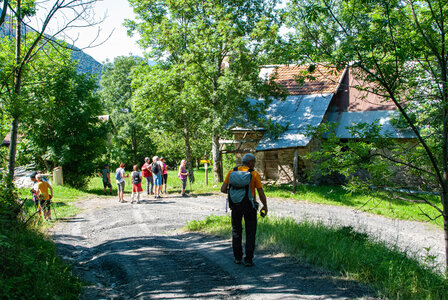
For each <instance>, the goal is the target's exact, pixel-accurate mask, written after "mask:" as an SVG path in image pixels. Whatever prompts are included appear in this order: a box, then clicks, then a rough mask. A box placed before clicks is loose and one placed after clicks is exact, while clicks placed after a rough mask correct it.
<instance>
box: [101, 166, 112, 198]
mask: <svg viewBox="0 0 448 300" xmlns="http://www.w3.org/2000/svg"><path fill="white" fill-rule="evenodd" d="M98 175H99V176H100V177H101V178H103V187H104V195H106V188H109V193H110V195H112V184H111V183H110V170H109V165H107V164H106V165H104V168H103V169H102V170H101V171H100V173H98Z"/></svg>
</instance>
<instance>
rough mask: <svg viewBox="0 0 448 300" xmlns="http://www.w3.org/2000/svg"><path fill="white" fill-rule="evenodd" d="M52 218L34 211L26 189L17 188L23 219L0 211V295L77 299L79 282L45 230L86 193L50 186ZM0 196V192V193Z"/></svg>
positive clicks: (70, 211)
mask: <svg viewBox="0 0 448 300" xmlns="http://www.w3.org/2000/svg"><path fill="white" fill-rule="evenodd" d="M53 190H54V198H53V204H52V218H53V220H52V221H50V222H46V221H44V220H43V218H41V217H40V215H39V214H37V215H34V217H32V218H31V216H32V215H33V214H34V213H35V212H36V207H35V206H34V204H33V201H32V197H31V193H30V191H29V189H20V190H18V195H19V197H20V199H21V200H22V201H23V200H25V206H24V208H25V210H24V212H25V216H24V220H25V221H28V222H27V223H26V225H25V224H24V223H23V222H17V221H14V220H11V219H8V218H6V217H3V216H2V214H1V213H0V299H43V298H48V299H78V298H79V295H80V293H81V288H82V282H81V281H80V280H79V279H78V278H77V277H76V276H74V275H73V274H72V269H71V267H70V266H68V265H67V264H66V263H65V262H64V261H63V260H62V259H61V258H59V257H58V256H57V255H56V248H55V245H54V243H53V242H52V241H51V240H49V239H48V238H47V237H46V235H45V233H44V232H45V230H46V229H47V228H49V227H50V226H51V225H52V224H53V223H54V221H55V220H56V218H57V219H61V218H66V217H70V216H73V215H75V214H76V213H77V212H78V209H77V208H76V207H75V206H73V205H71V204H72V203H73V202H75V201H76V200H77V199H79V198H81V197H84V196H86V195H87V194H86V193H85V192H82V191H79V190H77V189H73V188H70V187H68V186H53ZM0 197H1V195H0Z"/></svg>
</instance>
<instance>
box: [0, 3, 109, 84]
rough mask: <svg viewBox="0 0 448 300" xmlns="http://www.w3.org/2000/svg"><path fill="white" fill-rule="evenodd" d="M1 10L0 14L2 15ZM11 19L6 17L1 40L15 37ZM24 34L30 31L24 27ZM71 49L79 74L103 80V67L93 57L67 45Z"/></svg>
mask: <svg viewBox="0 0 448 300" xmlns="http://www.w3.org/2000/svg"><path fill="white" fill-rule="evenodd" d="M1 11H2V10H1V9H0V14H1ZM8 18H9V17H8V16H6V21H5V23H3V24H2V26H0V38H2V37H5V36H14V35H15V32H14V28H12V26H11V25H10V22H8V20H9V19H8ZM22 31H23V33H26V32H28V31H29V29H28V28H26V27H23V29H22ZM67 46H68V47H69V48H72V49H73V50H72V55H71V59H72V60H76V61H78V72H79V73H91V74H93V75H96V78H97V80H98V81H99V80H100V79H101V72H102V68H103V65H102V64H101V63H99V62H98V61H96V60H95V59H94V58H93V57H91V56H90V55H88V54H87V53H85V52H83V51H82V50H79V49H78V48H76V47H75V46H72V45H70V44H69V45H67Z"/></svg>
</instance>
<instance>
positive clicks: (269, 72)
mask: <svg viewBox="0 0 448 300" xmlns="http://www.w3.org/2000/svg"><path fill="white" fill-rule="evenodd" d="M343 72H344V70H338V69H336V68H333V67H327V66H323V65H320V64H315V65H301V66H298V65H288V66H267V67H264V68H263V69H262V74H264V75H265V76H271V78H272V77H273V79H274V81H275V82H276V83H277V84H279V85H280V86H281V87H283V88H284V89H286V91H287V92H288V93H289V95H312V94H331V93H335V92H336V88H337V87H338V85H339V82H340V80H341V76H342V74H343Z"/></svg>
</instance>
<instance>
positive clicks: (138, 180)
mask: <svg viewBox="0 0 448 300" xmlns="http://www.w3.org/2000/svg"><path fill="white" fill-rule="evenodd" d="M133 170H134V171H132V173H131V180H132V196H131V203H134V195H135V194H137V203H140V192H143V189H142V173H140V172H139V169H138V165H134V167H133Z"/></svg>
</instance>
